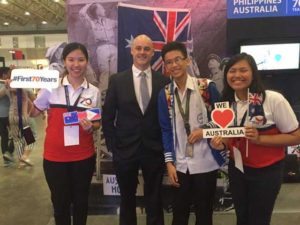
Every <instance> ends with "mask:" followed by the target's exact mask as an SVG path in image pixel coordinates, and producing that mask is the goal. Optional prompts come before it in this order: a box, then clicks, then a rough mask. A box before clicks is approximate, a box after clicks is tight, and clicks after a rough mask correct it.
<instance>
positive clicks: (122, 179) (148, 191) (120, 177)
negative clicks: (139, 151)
mask: <svg viewBox="0 0 300 225" xmlns="http://www.w3.org/2000/svg"><path fill="white" fill-rule="evenodd" d="M114 166H115V170H116V176H117V181H118V184H119V187H120V193H121V204H120V222H119V224H120V225H136V224H137V218H136V196H135V194H136V189H137V184H138V171H139V169H140V168H141V170H142V173H143V178H144V200H145V208H146V214H147V219H146V220H147V222H146V224H147V225H163V224H164V215H163V207H162V196H161V189H162V177H163V172H164V168H165V164H164V159H163V155H162V154H157V155H148V156H141V157H137V158H136V159H133V160H130V161H125V160H117V161H116V160H115V161H114Z"/></svg>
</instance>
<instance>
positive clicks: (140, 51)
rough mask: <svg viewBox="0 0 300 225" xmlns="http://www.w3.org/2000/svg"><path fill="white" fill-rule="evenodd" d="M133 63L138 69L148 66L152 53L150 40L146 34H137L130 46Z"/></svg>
mask: <svg viewBox="0 0 300 225" xmlns="http://www.w3.org/2000/svg"><path fill="white" fill-rule="evenodd" d="M131 55H132V58H133V64H134V65H135V66H136V67H137V68H138V69H139V70H142V71H144V70H146V69H147V68H148V67H149V66H150V62H151V59H152V57H153V55H154V49H153V44H152V41H151V39H150V38H149V37H147V36H146V35H140V36H137V37H136V38H135V39H134V41H133V43H132V47H131Z"/></svg>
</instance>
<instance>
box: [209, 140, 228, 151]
mask: <svg viewBox="0 0 300 225" xmlns="http://www.w3.org/2000/svg"><path fill="white" fill-rule="evenodd" d="M210 146H211V147H212V148H214V149H216V150H221V151H223V150H224V148H225V147H226V145H225V144H224V142H223V138H222V137H221V136H215V137H213V138H212V139H211V141H210Z"/></svg>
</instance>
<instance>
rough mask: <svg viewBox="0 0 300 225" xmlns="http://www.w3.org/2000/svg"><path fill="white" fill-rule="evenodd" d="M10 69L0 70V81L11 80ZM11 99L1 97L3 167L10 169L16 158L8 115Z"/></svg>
mask: <svg viewBox="0 0 300 225" xmlns="http://www.w3.org/2000/svg"><path fill="white" fill-rule="evenodd" d="M9 72H10V69H9V67H1V68H0V79H1V80H3V81H4V80H6V79H8V78H9V76H10V75H9ZM2 88H5V86H4V82H2V83H0V90H2ZM9 106H10V102H9V97H8V96H7V95H4V96H2V97H0V136H1V150H2V155H3V160H4V161H3V163H4V164H3V165H4V167H8V166H10V165H12V164H13V162H14V158H13V150H14V149H13V148H11V147H10V146H9V130H8V128H9V120H8V114H9Z"/></svg>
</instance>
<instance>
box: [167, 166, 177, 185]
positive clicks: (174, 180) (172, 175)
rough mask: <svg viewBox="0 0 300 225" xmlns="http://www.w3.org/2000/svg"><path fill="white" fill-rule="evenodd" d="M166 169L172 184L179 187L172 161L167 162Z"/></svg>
mask: <svg viewBox="0 0 300 225" xmlns="http://www.w3.org/2000/svg"><path fill="white" fill-rule="evenodd" d="M167 170H168V176H169V180H170V182H171V184H172V186H174V187H179V186H180V184H179V183H178V178H177V172H176V167H175V166H174V164H173V162H167Z"/></svg>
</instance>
